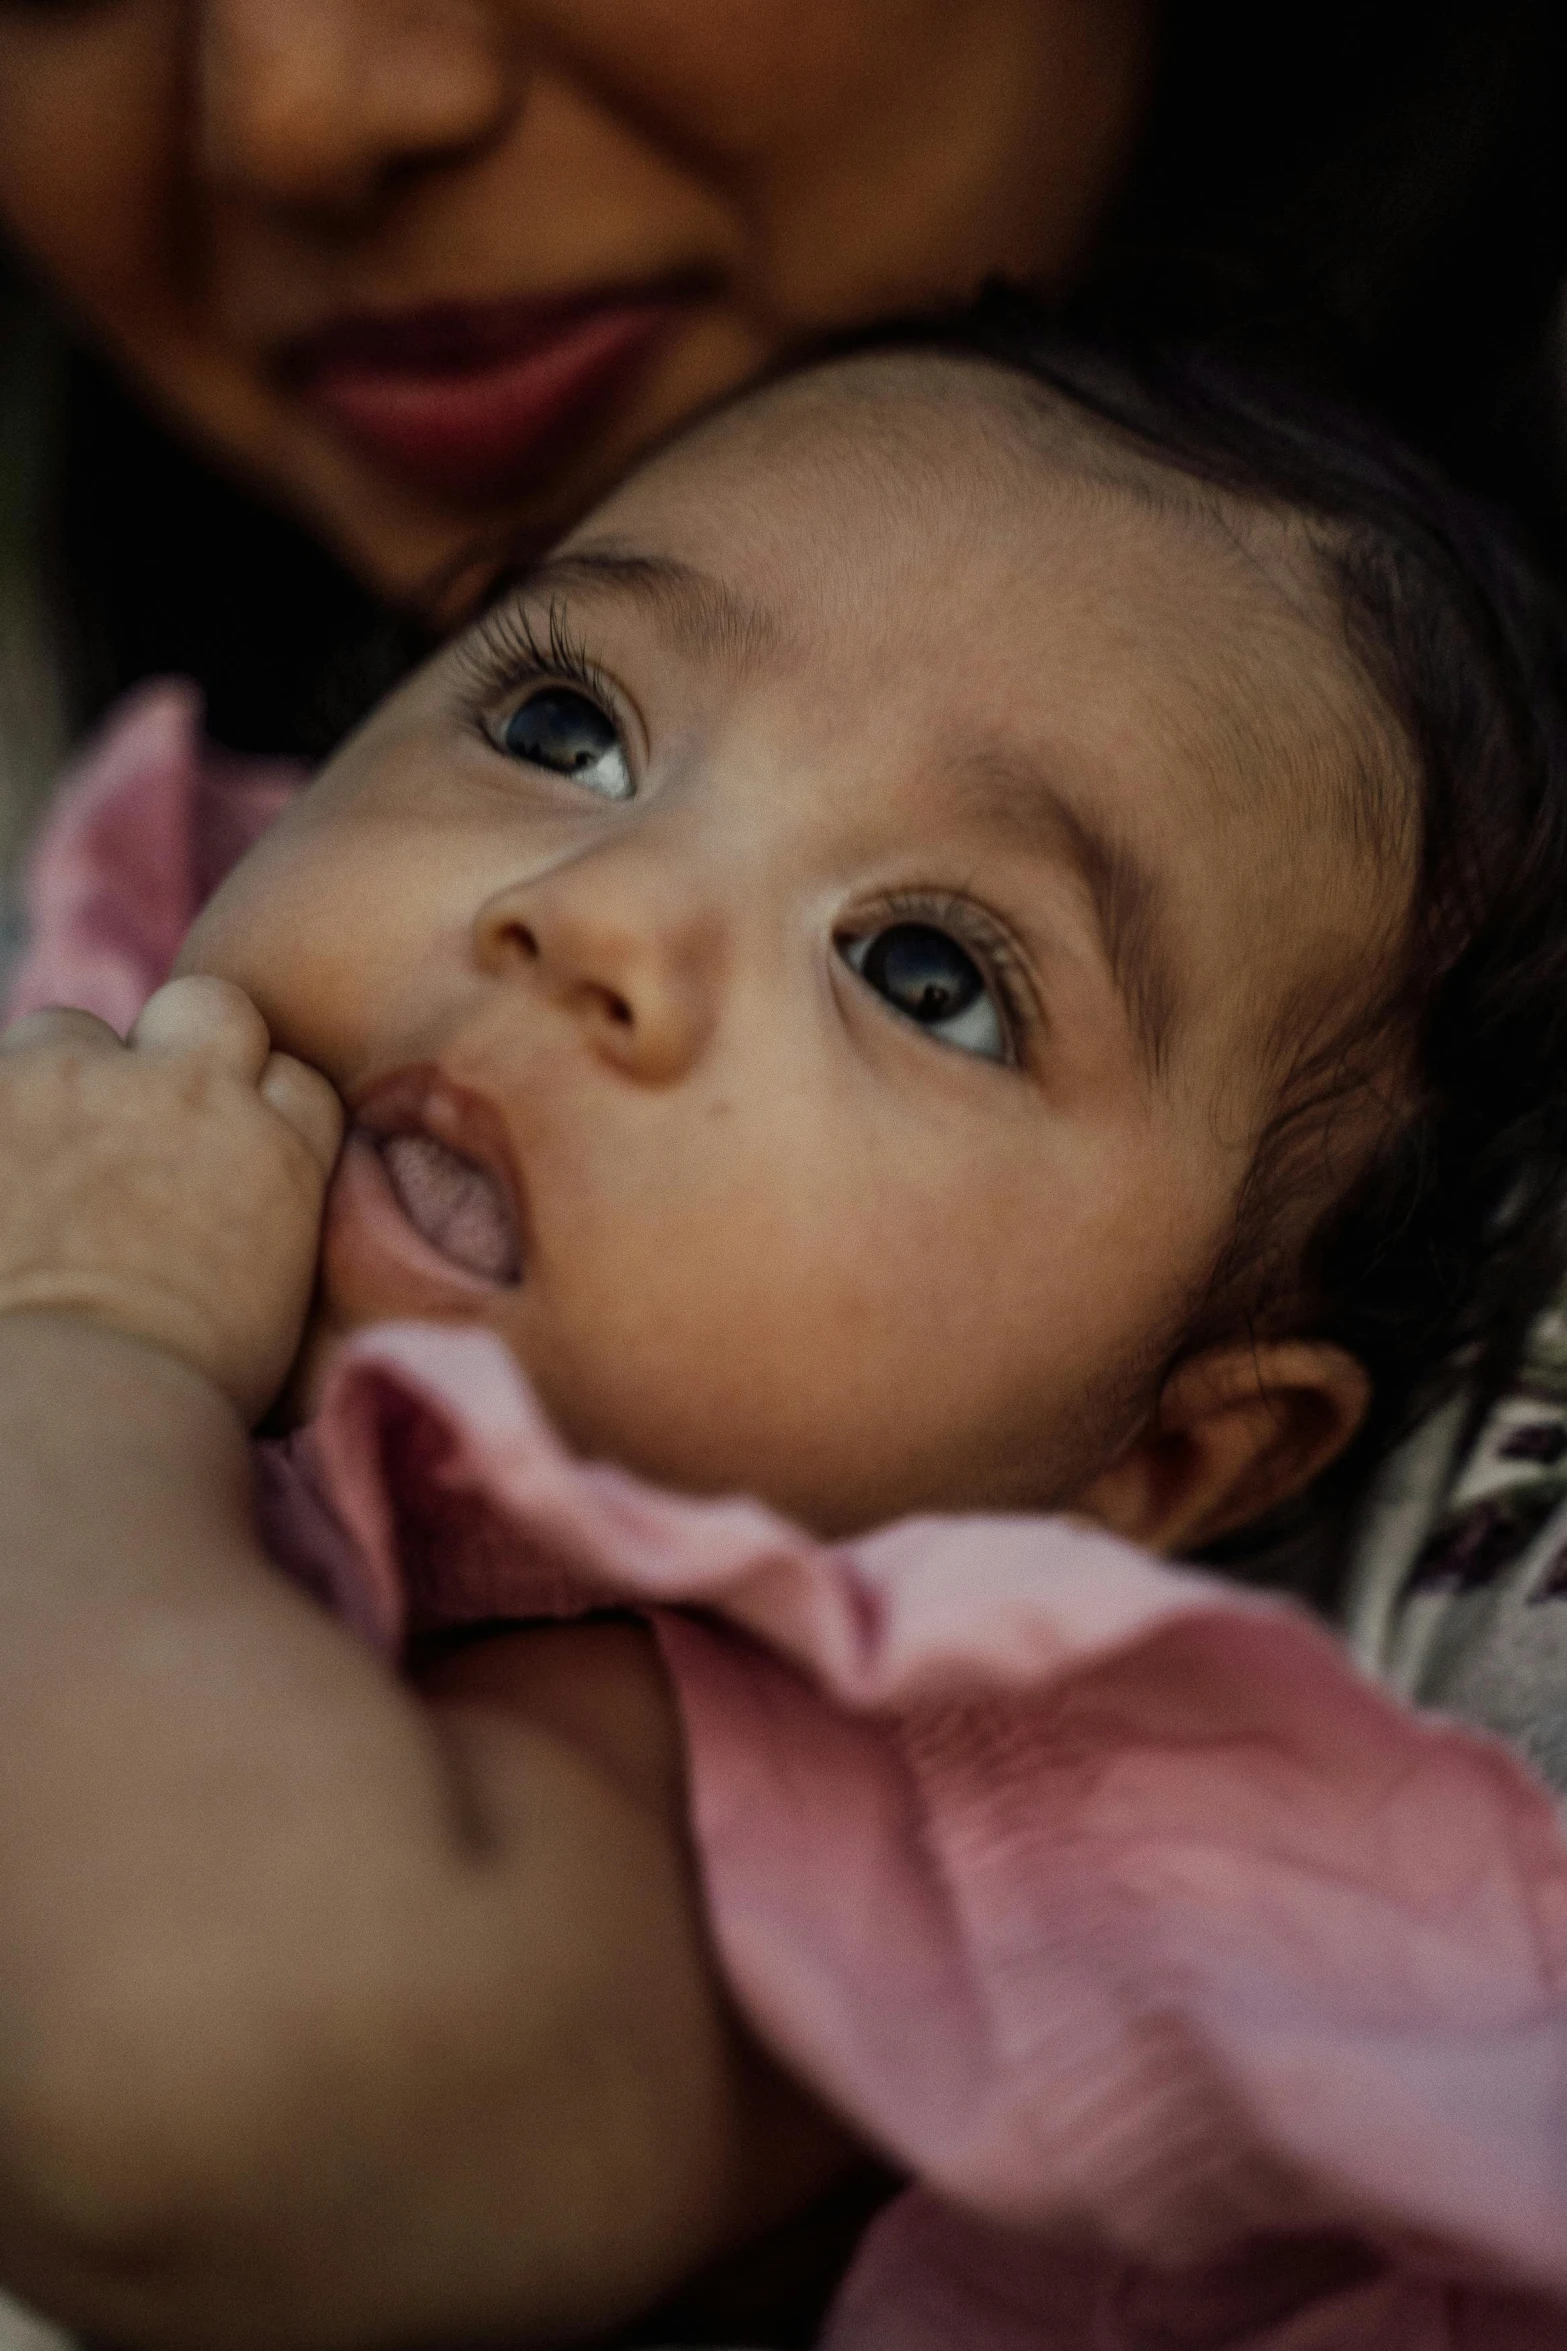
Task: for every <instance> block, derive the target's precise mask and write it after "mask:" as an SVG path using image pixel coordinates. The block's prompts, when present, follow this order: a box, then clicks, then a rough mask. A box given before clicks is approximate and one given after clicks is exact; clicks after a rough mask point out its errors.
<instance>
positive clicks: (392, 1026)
mask: <svg viewBox="0 0 1567 2351" xmlns="http://www.w3.org/2000/svg"><path fill="white" fill-rule="evenodd" d="M1018 409H1019V395H1018V394H1017V393H1016V392H1015V391H1014V389H1013V387H1012V386H1011V385H1010V384H1009V383H1008V382H1006V380H1005V379H998V378H992V377H991V376H989V375H988V374H987V373H984V372H981V371H979V370H976V369H971V368H967V367H962V366H958V365H955V364H948V363H932V362H926V361H916V360H898V361H874V362H872V361H860V362H857V363H855V364H853V365H852V366H848V367H843V368H839V369H836V370H833V371H829V372H826V373H823V374H820V375H817V376H813V377H810V378H807V379H805V380H804V381H801V382H797V383H795V384H792V385H789V386H786V387H784V388H783V389H781V390H779V391H776V392H774V393H771V394H769V395H768V396H766V398H764V399H763V400H760V401H757V402H753V403H751V404H749V405H748V406H747V407H745V408H743V409H741V410H738V411H735V412H733V413H731V414H730V415H729V416H727V417H724V418H721V419H719V420H718V421H717V422H716V423H715V424H712V425H710V426H708V427H706V428H705V429H704V430H703V431H701V432H700V433H699V434H697V435H695V436H693V437H691V438H688V439H687V440H686V441H684V442H683V443H681V444H679V445H678V446H677V447H675V448H674V449H672V450H671V451H669V452H667V453H666V454H665V455H664V456H663V457H661V458H660V459H659V460H657V461H656V462H655V463H654V464H653V465H651V466H650V467H648V468H646V469H644V470H643V471H642V472H640V473H639V474H637V475H636V476H635V477H634V478H633V479H632V480H631V481H630V482H629V483H627V484H626V485H625V486H624V487H623V488H622V489H621V490H620V491H619V492H618V493H616V494H615V495H614V496H613V497H612V498H611V499H610V500H609V501H608V502H607V503H606V504H605V505H603V506H602V507H601V508H599V509H598V511H597V512H596V513H594V514H593V515H592V516H591V517H590V518H589V519H588V520H587V521H586V522H585V523H584V524H583V525H582V526H581V527H580V529H578V530H577V531H576V532H575V533H574V535H573V536H572V537H571V538H570V539H569V540H568V541H566V542H565V544H564V545H563V547H562V548H561V549H560V550H559V551H558V552H557V554H556V555H555V556H554V557H553V558H552V559H551V560H550V561H548V562H546V563H545V564H544V565H542V566H541V567H540V568H539V570H538V571H537V572H536V573H535V574H534V575H533V576H532V578H531V579H530V580H529V581H528V582H526V583H525V584H524V586H523V587H522V588H521V589H520V590H519V592H518V593H517V594H516V595H515V596H514V597H513V598H511V599H510V600H508V601H507V602H505V603H504V604H502V605H501V606H499V607H498V608H497V609H496V611H495V612H494V613H493V614H492V615H491V616H490V618H489V619H488V621H487V622H486V623H485V624H483V625H482V627H481V628H479V629H478V630H476V631H474V632H473V633H472V634H470V635H469V636H468V637H466V638H464V639H463V640H461V641H460V642H459V643H458V644H457V645H455V646H454V647H452V648H451V649H450V650H449V651H448V652H446V653H445V654H443V655H442V656H441V657H440V658H439V659H438V660H437V661H436V662H434V663H433V664H432V665H431V666H430V667H429V668H428V669H426V670H425V671H424V672H423V673H422V674H421V675H420V676H419V677H417V678H416V679H415V680H414V681H413V682H412V683H411V684H410V685H409V686H408V687H407V688H405V689H404V690H403V691H402V692H401V693H400V694H398V695H397V696H396V697H395V698H394V699H393V700H392V701H390V702H389V703H387V704H386V705H385V706H384V707H383V708H382V709H381V710H380V711H379V712H378V713H377V714H376V716H375V717H374V718H373V719H372V720H371V721H370V723H369V724H368V725H367V726H366V727H365V728H364V729H363V730H362V731H361V732H360V734H359V735H358V736H357V737H356V738H355V739H354V740H353V741H352V742H351V743H350V744H349V745H348V746H347V747H346V749H345V750H344V751H343V752H342V753H340V755H339V756H338V757H337V758H336V759H335V760H334V761H333V762H332V764H331V766H330V767H329V768H328V769H327V770H326V772H325V773H324V774H323V775H322V776H321V778H320V780H319V781H318V782H317V783H316V784H315V785H314V787H313V788H312V789H311V791H310V792H309V793H308V794H307V795H305V797H304V798H303V799H302V800H301V802H300V803H299V804H298V805H297V806H296V807H295V808H294V809H293V810H292V811H291V812H290V813H289V814H288V815H287V816H286V817H285V818H284V820H283V821H282V822H281V823H280V824H279V825H278V826H277V827H276V828H275V830H274V831H273V832H272V833H271V834H270V835H269V836H268V837H267V838H266V839H265V840H264V841H263V842H262V844H261V845H260V847H259V848H258V849H257V850H256V851H255V852H253V854H252V855H251V856H250V857H249V858H248V859H247V860H246V861H245V863H244V864H243V865H242V866H241V867H240V868H239V870H238V871H237V872H236V873H235V874H234V876H233V877H232V878H231V879H230V881H229V882H228V883H227V885H226V886H225V887H224V889H223V890H222V891H221V892H220V893H219V895H218V897H217V898H216V899H215V900H214V902H213V904H212V905H211V907H210V908H209V909H208V911H207V913H206V914H205V915H204V917H203V919H202V920H201V922H200V923H199V924H198V926H197V928H196V930H195V932H194V933H193V935H192V938H191V940H190V942H189V944H188V946H187V949H186V952H185V956H184V959H183V965H182V968H184V969H186V970H202V971H212V972H219V973H222V974H225V975H226V976H228V977H230V978H232V979H234V980H236V981H238V982H239V983H240V985H242V986H243V987H245V988H246V989H248V990H249V992H250V993H251V994H252V995H253V996H254V998H255V999H256V1001H257V1002H258V1004H259V1005H260V1006H261V1009H262V1011H263V1012H264V1014H265V1016H266V1018H267V1020H268V1022H269V1023H270V1025H271V1028H272V1031H273V1036H274V1039H275V1042H276V1043H277V1044H278V1045H279V1046H280V1047H282V1048H285V1049H287V1050H289V1051H291V1052H293V1053H296V1054H299V1055H301V1056H303V1057H304V1058H305V1059H306V1060H309V1061H311V1062H313V1063H315V1064H317V1065H318V1066H319V1067H320V1068H321V1069H323V1070H324V1071H325V1072H326V1073H327V1075H328V1076H329V1077H330V1078H331V1079H332V1081H333V1083H334V1084H335V1085H336V1086H337V1087H338V1088H339V1089H340V1091H341V1093H342V1094H343V1096H344V1098H345V1100H346V1102H347V1104H348V1106H349V1112H350V1120H351V1131H350V1139H349V1142H348V1145H347V1148H346V1151H345V1155H344V1159H343V1162H342V1165H341V1168H340V1170H339V1172H338V1175H337V1177H336V1179H335V1181H334V1184H333V1188H332V1193H331V1198H330V1202H329V1207H328V1214H327V1222H326V1232H325V1241H324V1257H323V1270H322V1289H321V1304H320V1310H319V1315H318V1319H317V1322H316V1324H315V1326H314V1329H313V1331H312V1334H311V1337H310V1340H309V1342H308V1344H307V1349H306V1356H305V1373H304V1393H305V1395H306V1396H307V1397H308V1395H309V1393H311V1392H312V1390H313V1389H314V1387H315V1386H317V1385H318V1384H319V1379H320V1376H321V1373H322V1371H323V1369H324V1368H325V1365H326V1363H327V1362H328V1360H329V1359H330V1356H331V1353H332V1351H333V1348H334V1347H335V1346H336V1345H337V1344H338V1343H339V1341H340V1339H341V1337H342V1336H343V1334H345V1333H347V1332H348V1331H351V1330H353V1329H355V1328H357V1327H359V1326H361V1325H363V1324H366V1323H369V1322H373V1321H377V1320H380V1319H383V1318H386V1317H390V1316H398V1315H424V1316H437V1317H442V1318H446V1319H451V1320H455V1321H462V1322H472V1323H476V1324H479V1325H482V1326H485V1327H487V1328H489V1329H491V1330H493V1331H495V1332H497V1333H498V1334H500V1336H501V1337H502V1338H504V1340H505V1341H506V1343H507V1344H508V1345H509V1346H510V1347H511V1348H512V1349H513V1350H514V1352H515V1354H516V1355H517V1357H518V1358H519V1359H520V1361H521V1362H522V1363H523V1365H524V1366H525V1367H526V1369H527V1371H528V1372H529V1374H530V1375H531V1377H532V1379H533V1380H534V1382H535V1383H536V1385H537V1387H538V1389H539V1391H540V1392H541V1394H542V1396H543V1399H544V1400H545V1402H546V1404H547V1405H548V1407H549V1408H550V1409H551V1411H552V1412H553V1414H554V1415H555V1417H556V1419H557V1421H558V1423H559V1425H560V1426H561V1427H562V1429H563V1431H564V1433H565V1434H566V1436H567V1437H568V1439H569V1440H570V1441H572V1442H573V1443H574V1444H576V1445H577V1446H579V1447H580V1448H581V1449H583V1450H585V1451H587V1452H589V1453H592V1454H602V1455H611V1456H613V1457H615V1458H618V1459H620V1460H622V1461H624V1462H626V1463H628V1464H629V1465H631V1466H633V1467H635V1468H637V1469H639V1470H641V1471H643V1472H644V1473H645V1474H648V1475H651V1476H653V1477H655V1478H658V1479H661V1480H663V1481H665V1482H667V1483H671V1484H674V1485H677V1486H681V1487H685V1488H688V1489H693V1490H717V1489H726V1488H746V1489H749V1490H751V1491H753V1492H759V1493H761V1494H762V1495H764V1496H765V1497H767V1498H768V1499H770V1500H772V1501H773V1502H775V1503H776V1504H778V1505H780V1506H781V1507H783V1508H786V1509H788V1510H791V1511H793V1512H795V1513H797V1514H798V1515H800V1516H802V1517H803V1518H805V1519H806V1520H807V1521H808V1522H810V1523H812V1524H815V1525H817V1526H819V1527H821V1528H823V1529H826V1530H831V1531H841V1530H845V1529H848V1528H852V1527H855V1526H859V1525H863V1524H866V1523H869V1522H872V1521H874V1520H877V1519H879V1518H882V1517H886V1516H889V1515H892V1514H894V1513H896V1512H899V1511H903V1510H908V1509H913V1508H919V1507H949V1508H950V1507H957V1506H965V1507H967V1506H981V1505H985V1506H1016V1505H1061V1504H1064V1503H1069V1502H1070V1501H1071V1500H1072V1499H1073V1497H1074V1496H1075V1495H1076V1494H1078V1493H1079V1492H1080V1490H1081V1489H1082V1487H1083V1486H1084V1484H1085V1482H1087V1481H1088V1480H1089V1479H1091V1478H1092V1477H1093V1476H1094V1474H1095V1473H1096V1472H1097V1471H1098V1470H1099V1469H1100V1468H1101V1467H1102V1466H1103V1465H1104V1463H1106V1462H1107V1461H1109V1460H1110V1459H1112V1458H1113V1456H1114V1455H1115V1454H1116V1452H1117V1451H1118V1450H1119V1449H1120V1448H1122V1447H1123V1446H1125V1445H1126V1444H1127V1443H1128V1441H1129V1440H1130V1439H1131V1438H1132V1437H1133V1436H1134V1435H1135V1434H1136V1432H1137V1430H1138V1428H1139V1426H1140V1425H1141V1424H1142V1422H1143V1421H1144V1420H1145V1419H1146V1416H1147V1414H1148V1412H1149V1410H1150V1408H1151V1406H1152V1404H1153V1401H1154V1398H1155V1396H1156V1393H1157V1387H1158V1380H1159V1374H1160V1370H1161V1367H1162V1365H1163V1363H1164V1361H1165V1358H1166V1356H1167V1353H1168V1350H1169V1348H1170V1346H1171V1344H1172V1342H1173V1341H1174V1339H1175V1338H1176V1336H1177V1335H1178V1333H1179V1330H1180V1328H1181V1325H1182V1321H1183V1317H1184V1315H1185V1313H1186V1311H1187V1310H1188V1308H1189V1306H1190V1303H1191V1301H1192V1298H1193V1295H1194V1293H1195V1292H1196V1291H1198V1290H1199V1289H1200V1287H1201V1285H1202V1283H1203V1281H1204V1279H1205V1277H1206V1275H1207V1273H1208V1271H1209V1269H1210V1267H1211V1265H1212V1263H1213V1261H1214V1258H1215V1255H1216V1253H1217V1251H1218V1250H1219V1248H1220V1246H1221V1245H1222V1242H1223V1240H1224V1238H1225V1235H1226V1233H1227V1231H1228V1229H1229V1225H1230V1220H1231V1218H1232V1216H1233V1212H1234V1208H1235V1203H1236V1197H1237V1189H1238V1186H1239V1184H1240V1182H1241V1179H1242V1177H1243V1175H1244V1172H1245V1169H1246V1167H1247V1164H1248V1160H1249V1156H1250V1153H1251V1149H1252V1146H1253V1144H1254V1141H1255V1139H1256V1136H1257V1133H1258V1130H1259V1127H1260V1125H1261V1124H1262V1122H1263V1121H1264V1120H1265V1119H1266V1117H1267V1115H1268V1112H1269V1109H1270V1107H1271V1081H1270V1070H1269V1060H1268V1050H1267V1048H1268V1042H1269V1038H1270V1034H1271V1030H1272V1026H1273V1023H1274V1021H1275V1019H1276V1017H1277V1016H1278V1015H1279V1014H1280V1012H1281V1011H1282V1009H1283V1007H1284V1006H1285V1004H1286V1002H1288V1001H1290V1000H1291V999H1292V998H1293V996H1294V995H1295V993H1296V992H1297V991H1306V992H1307V993H1308V994H1309V992H1310V991H1311V990H1312V989H1313V988H1315V987H1320V986H1322V985H1324V984H1326V982H1327V981H1328V979H1329V978H1330V977H1331V976H1332V975H1334V974H1338V973H1342V972H1343V971H1344V970H1345V969H1348V968H1352V967H1353V966H1354V965H1356V964H1357V963H1358V962H1359V961H1360V960H1361V959H1363V957H1364V955H1365V953H1366V951H1367V947H1368V943H1369V942H1370V941H1371V940H1372V938H1373V937H1374V936H1375V935H1376V933H1377V930H1378V926H1379V922H1380V921H1381V920H1382V919H1384V918H1385V916H1386V913H1387V909H1386V907H1385V906H1384V907H1381V908H1379V907H1378V906H1377V904H1376V902H1375V901H1376V877H1375V875H1374V873H1369V872H1365V871H1362V870H1361V869H1362V865H1363V862H1364V861H1363V860H1360V859H1357V857H1356V856H1355V855H1354V853H1353V852H1352V851H1351V849H1350V848H1349V846H1348V845H1347V843H1346V839H1345V830H1344V827H1343V825H1342V823H1341V822H1340V821H1338V820H1337V818H1336V814H1335V810H1336V806H1337V803H1336V800H1335V795H1334V793H1333V791H1332V789H1331V788H1323V789H1307V788H1306V787H1305V786H1304V785H1303V784H1302V782H1301V780H1300V779H1301V777H1302V776H1303V775H1307V774H1311V773H1317V774H1323V773H1331V772H1332V770H1333V768H1334V763H1335V762H1337V763H1339V766H1340V767H1342V765H1343V764H1344V763H1346V762H1348V761H1349V760H1350V759H1351V758H1352V756H1353V751H1354V746H1355V739H1356V730H1357V727H1359V726H1360V725H1361V724H1362V714H1361V713H1360V709H1359V705H1360V703H1361V702H1362V701H1363V699H1364V697H1363V694H1362V693H1361V691H1360V689H1359V688H1358V687H1357V684H1356V682H1355V680H1354V678H1353V677H1352V676H1351V675H1350V673H1349V672H1348V670H1347V667H1346V665H1345V662H1344V658H1343V656H1342V654H1341V653H1340V652H1339V651H1338V650H1337V649H1336V646H1335V643H1334V639H1333V634H1332V628H1331V621H1330V617H1329V615H1328V613H1327V611H1326V609H1325V606H1324V604H1323V601H1322V599H1321V598H1320V596H1319V593H1318V591H1317V590H1316V589H1315V588H1314V587H1312V585H1311V584H1310V582H1309V579H1308V576H1307V572H1306V568H1305V566H1304V564H1303V562H1302V560H1301V559H1300V557H1299V555H1298V554H1297V553H1296V552H1294V551H1293V550H1292V549H1291V547H1290V545H1289V542H1288V539H1287V535H1286V533H1285V532H1284V531H1283V529H1282V528H1281V527H1279V528H1276V527H1275V526H1272V525H1268V526H1266V527H1264V526H1263V525H1262V524H1261V523H1258V524H1257V525H1256V527H1255V528H1254V529H1252V530H1251V531H1250V532H1249V533H1247V532H1244V531H1241V530H1239V529H1238V527H1237V526H1236V524H1235V522H1234V518H1233V517H1232V518H1229V519H1228V520H1227V521H1223V522H1221V521H1216V520H1213V519H1204V517H1203V515H1202V514H1201V513H1200V512H1199V511H1198V507H1197V503H1196V501H1195V499H1193V498H1181V497H1176V498H1174V499H1173V500H1172V501H1171V502H1170V503H1169V504H1168V506H1167V507H1165V508H1161V506H1160V504H1159V502H1158V501H1157V500H1156V499H1152V498H1149V497H1146V496H1144V497H1142V498H1138V497H1136V496H1133V495H1129V494H1128V493H1127V492H1125V491H1124V490H1121V489H1115V488H1112V487H1109V486H1107V485H1106V483H1105V482H1104V481H1103V480H1094V479H1093V478H1091V477H1090V476H1089V475H1088V474H1085V472H1084V470H1083V465H1082V451H1081V449H1078V450H1077V452H1076V454H1075V455H1074V452H1073V449H1072V448H1071V446H1070V445H1069V444H1068V442H1067V441H1066V440H1065V438H1063V440H1062V445H1061V448H1060V449H1059V450H1058V451H1057V454H1056V455H1055V456H1054V457H1052V456H1051V455H1050V453H1049V450H1048V448H1047V446H1046V445H1045V436H1046V435H1047V433H1048V431H1049V429H1050V428H1048V427H1044V426H1041V427H1039V428H1028V427H1026V426H1025V425H1024V424H1023V423H1022V422H1021V421H1020V418H1019V413H1018ZM1303 743H1304V744H1305V746H1306V755H1305V756H1304V757H1303V756H1302V744H1303Z"/></svg>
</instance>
